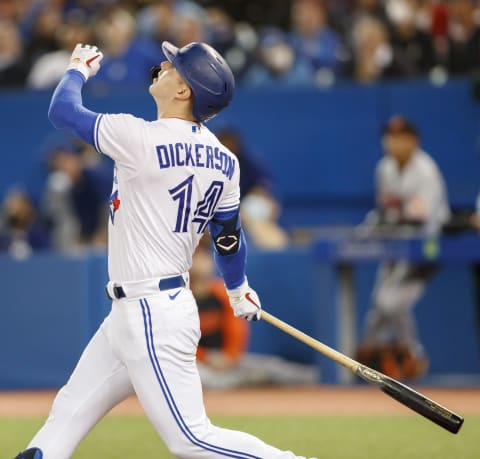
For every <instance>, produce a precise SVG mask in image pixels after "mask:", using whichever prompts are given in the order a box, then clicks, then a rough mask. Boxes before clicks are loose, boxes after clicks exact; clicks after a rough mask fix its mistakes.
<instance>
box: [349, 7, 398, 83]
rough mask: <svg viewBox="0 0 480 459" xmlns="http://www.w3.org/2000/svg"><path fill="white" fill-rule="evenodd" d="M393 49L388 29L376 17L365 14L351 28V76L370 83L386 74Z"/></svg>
mask: <svg viewBox="0 0 480 459" xmlns="http://www.w3.org/2000/svg"><path fill="white" fill-rule="evenodd" d="M392 61H393V51H392V47H391V46H390V43H389V41H388V31H387V29H386V27H385V26H384V24H383V23H382V22H380V21H379V20H378V19H375V18H373V17H368V16H365V17H363V18H362V19H359V20H358V21H356V23H355V26H354V28H353V30H352V64H353V68H352V71H351V74H352V76H353V77H354V78H355V79H356V80H358V81H360V82H362V83H372V82H375V81H378V80H380V79H382V78H383V77H385V76H388V74H389V71H390V70H391V66H392Z"/></svg>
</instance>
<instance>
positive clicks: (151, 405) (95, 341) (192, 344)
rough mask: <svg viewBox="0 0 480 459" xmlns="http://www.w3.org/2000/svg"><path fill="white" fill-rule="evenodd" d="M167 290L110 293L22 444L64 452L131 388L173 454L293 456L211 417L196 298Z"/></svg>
mask: <svg viewBox="0 0 480 459" xmlns="http://www.w3.org/2000/svg"><path fill="white" fill-rule="evenodd" d="M168 292H170V291H167V292H159V293H158V294H155V295H153V296H149V297H147V298H123V299H121V300H114V301H113V303H112V310H111V312H110V314H109V315H108V317H107V318H106V319H105V320H104V322H103V324H102V325H101V326H100V328H99V330H98V331H97V333H96V334H95V335H94V336H93V338H92V339H91V341H90V343H89V344H88V346H87V347H86V348H85V350H84V352H83V354H82V356H81V358H80V360H79V362H78V364H77V366H76V368H75V370H74V371H73V373H72V375H71V377H70V379H69V380H68V382H67V384H66V385H65V386H64V387H63V388H62V389H61V390H60V391H59V393H58V395H57V397H56V399H55V401H54V403H53V406H52V409H51V412H50V415H49V417H48V419H47V421H46V423H45V424H44V426H43V427H42V428H41V430H40V431H39V432H38V433H37V434H36V436H35V437H34V438H33V440H32V441H31V443H30V445H29V447H38V448H40V449H41V450H42V451H43V453H44V459H66V458H69V457H70V456H71V455H72V454H73V452H74V450H75V448H76V447H77V445H78V444H79V442H80V441H81V440H82V439H83V438H84V436H85V435H86V434H87V433H88V432H89V431H90V429H92V428H93V426H95V424H96V423H97V422H98V421H99V420H100V419H101V418H102V417H103V416H104V415H105V414H107V413H108V411H110V409H111V408H112V407H114V406H115V405H116V404H118V403H119V402H121V401H122V400H124V399H125V398H127V397H128V396H129V395H131V394H132V393H133V392H135V393H136V394H137V396H138V399H139V400H140V403H141V404H142V406H143V408H144V410H145V413H146V415H147V416H148V418H149V420H150V421H151V423H152V425H153V426H154V428H155V429H156V431H157V432H158V434H159V436H160V437H161V438H162V440H163V441H164V442H165V444H166V446H167V447H168V449H169V450H170V452H171V453H172V454H173V455H174V456H175V457H178V458H183V459H207V458H208V459H213V458H239V459H257V458H262V459H277V458H278V459H287V458H290V459H291V458H296V457H299V456H295V455H294V454H293V453H292V452H285V451H280V450H279V449H276V448H274V447H272V446H269V445H267V444H265V443H264V442H262V441H261V440H259V439H258V438H256V437H254V436H252V435H249V434H246V433H243V432H237V431H232V430H227V429H222V428H219V427H216V426H214V425H212V424H211V422H210V421H209V419H208V417H207V415H206V412H205V408H204V405H203V398H202V388H201V383H200V378H199V374H198V371H197V366H196V357H195V355H196V349H197V345H198V340H199V338H200V327H199V317H198V311H197V306H196V303H195V299H194V298H193V295H192V293H191V291H190V290H189V289H188V288H182V289H181V291H180V292H179V294H178V295H177V296H174V295H171V296H169V295H168ZM172 297H173V299H172ZM111 447H112V448H115V445H111ZM118 455H119V457H121V456H122V452H121V451H118Z"/></svg>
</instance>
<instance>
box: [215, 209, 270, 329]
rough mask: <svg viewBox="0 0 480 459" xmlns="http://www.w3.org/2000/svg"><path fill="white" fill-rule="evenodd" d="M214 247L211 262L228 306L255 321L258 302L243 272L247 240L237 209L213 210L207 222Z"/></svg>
mask: <svg viewBox="0 0 480 459" xmlns="http://www.w3.org/2000/svg"><path fill="white" fill-rule="evenodd" d="M209 230H210V234H211V236H212V239H213V245H214V248H215V252H214V258H215V263H216V265H217V267H218V269H219V271H220V273H221V275H222V277H223V280H224V281H225V285H226V287H227V293H228V296H229V299H230V305H231V306H232V308H233V312H234V314H235V316H237V317H243V318H245V319H247V320H259V319H260V315H261V304H260V300H259V298H258V295H257V293H256V292H255V290H253V289H252V288H251V287H250V286H249V285H248V281H247V277H246V275H245V272H246V261H247V241H246V240H245V235H244V234H243V229H242V226H241V223H240V214H239V208H237V209H235V210H233V211H230V212H217V213H216V214H215V215H214V217H213V219H212V220H211V221H210V224H209Z"/></svg>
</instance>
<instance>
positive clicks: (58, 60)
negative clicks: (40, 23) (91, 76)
mask: <svg viewBox="0 0 480 459" xmlns="http://www.w3.org/2000/svg"><path fill="white" fill-rule="evenodd" d="M56 38H57V41H58V46H59V48H60V49H59V50H58V51H51V52H48V53H45V54H43V55H42V56H40V57H39V58H38V59H37V60H36V61H35V63H34V64H33V67H32V70H31V71H30V73H29V75H28V78H27V85H28V86H30V87H32V88H35V89H48V88H53V87H54V86H55V85H56V84H57V83H58V82H59V81H60V80H61V79H62V77H63V75H64V73H65V69H66V68H67V66H68V64H69V62H70V56H71V54H72V50H73V48H75V45H76V44H77V43H90V42H91V30H90V27H89V25H88V23H87V22H86V17H84V16H83V15H82V14H81V13H79V12H77V14H74V15H72V16H71V17H69V18H67V20H66V22H65V23H64V24H62V25H61V26H60V27H59V29H58V31H57V35H56Z"/></svg>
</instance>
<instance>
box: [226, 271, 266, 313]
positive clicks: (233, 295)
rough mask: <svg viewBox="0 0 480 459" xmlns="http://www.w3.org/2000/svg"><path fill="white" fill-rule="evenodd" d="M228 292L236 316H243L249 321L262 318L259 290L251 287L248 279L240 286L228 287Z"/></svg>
mask: <svg viewBox="0 0 480 459" xmlns="http://www.w3.org/2000/svg"><path fill="white" fill-rule="evenodd" d="M227 293H228V297H229V299H230V306H232V309H233V313H234V315H235V316H236V317H243V318H244V319H247V320H248V321H250V320H260V317H261V314H262V305H261V304H260V299H259V298H258V295H257V292H255V290H253V289H252V288H250V286H249V285H248V282H247V279H245V282H244V283H243V284H242V285H240V287H238V288H236V289H233V290H228V289H227Z"/></svg>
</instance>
